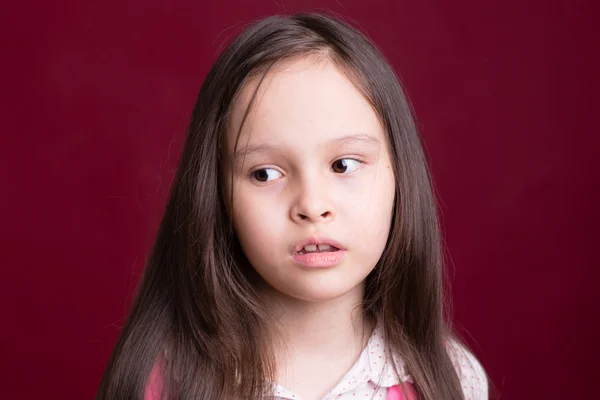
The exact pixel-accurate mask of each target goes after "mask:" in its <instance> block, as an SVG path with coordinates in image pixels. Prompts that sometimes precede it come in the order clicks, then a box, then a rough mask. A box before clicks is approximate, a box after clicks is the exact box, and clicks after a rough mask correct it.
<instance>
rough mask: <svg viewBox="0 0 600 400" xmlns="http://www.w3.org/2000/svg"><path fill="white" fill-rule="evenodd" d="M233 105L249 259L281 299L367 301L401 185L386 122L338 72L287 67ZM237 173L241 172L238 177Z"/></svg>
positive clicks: (233, 163)
mask: <svg viewBox="0 0 600 400" xmlns="http://www.w3.org/2000/svg"><path fill="white" fill-rule="evenodd" d="M256 86H257V80H253V81H251V82H249V83H248V84H247V85H246V86H245V87H244V88H243V89H242V92H241V94H240V97H239V98H238V100H237V101H236V103H235V104H234V105H233V110H232V114H231V116H230V120H229V129H228V133H227V138H226V142H227V145H226V149H227V162H226V168H225V172H226V175H225V177H226V191H227V193H226V194H227V198H229V196H230V195H231V185H230V184H231V180H230V179H229V177H230V176H231V173H232V172H233V175H234V180H233V189H234V190H233V208H232V209H231V210H230V213H231V217H232V218H233V223H234V227H235V231H236V233H237V235H238V238H239V240H240V243H241V246H242V249H243V251H244V253H245V255H246V257H247V258H248V260H249V261H250V263H251V264H252V266H253V267H254V268H255V269H256V271H257V272H258V273H259V275H261V277H262V278H263V279H264V280H265V281H266V282H267V283H268V284H269V285H270V286H271V287H272V288H273V289H275V291H276V293H279V294H280V295H284V296H287V297H291V298H295V299H299V300H304V301H325V300H329V299H333V298H338V297H340V296H343V295H352V294H359V293H362V290H363V285H364V280H365V278H366V277H367V275H368V274H369V273H370V272H371V271H372V270H373V268H374V267H375V265H376V264H377V262H378V260H379V258H380V257H381V254H382V252H383V250H384V247H385V244H386V240H387V237H388V233H389V229H390V223H391V215H392V207H393V201H394V189H395V187H394V185H395V182H394V176H393V172H392V166H391V161H390V154H389V151H388V145H387V139H386V136H385V134H384V132H383V130H382V127H381V125H380V122H379V119H378V118H377V115H376V114H375V112H374V111H373V109H372V108H371V106H370V104H369V103H368V102H367V101H366V100H365V99H364V98H363V97H362V95H361V94H360V92H359V91H358V90H357V89H356V88H355V87H354V86H353V84H352V83H351V82H350V81H349V80H348V79H347V78H346V77H345V76H344V75H343V74H342V73H341V72H340V71H338V70H337V69H336V67H335V66H334V65H333V64H331V63H329V62H326V61H323V60H321V61H319V60H316V59H315V58H310V57H309V58H303V59H298V60H294V61H287V62H284V63H281V64H279V65H278V66H276V68H274V69H272V71H271V72H269V73H268V74H267V76H266V77H265V79H264V80H263V82H262V84H261V86H260V88H259V90H258V92H257V95H256V100H255V102H254V104H253V106H252V109H251V110H250V113H249V115H248V117H247V120H246V121H245V123H244V127H243V129H242V131H241V132H240V137H239V142H238V145H237V149H234V145H235V139H236V135H237V132H238V129H239V126H240V124H241V121H242V118H243V115H244V112H245V111H246V109H247V107H248V103H249V101H250V98H251V96H252V94H253V92H254V91H255V89H256ZM232 170H233V171H232Z"/></svg>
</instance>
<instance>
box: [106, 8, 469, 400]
mask: <svg viewBox="0 0 600 400" xmlns="http://www.w3.org/2000/svg"><path fill="white" fill-rule="evenodd" d="M312 53H319V54H326V55H327V56H328V57H329V58H330V59H331V60H332V61H333V62H334V63H335V64H336V65H337V66H338V67H339V68H340V70H341V71H343V72H344V73H345V74H346V75H347V76H348V78H349V79H351V81H352V82H354V84H355V85H356V86H357V88H359V90H360V91H361V92H362V94H363V95H364V96H365V98H366V99H367V100H368V101H369V102H370V103H371V105H372V107H373V108H374V110H375V111H376V113H377V114H378V116H379V118H380V120H381V123H382V126H383V128H384V130H385V132H386V133H387V135H388V139H389V141H388V142H389V145H390V151H391V155H392V163H393V168H394V174H395V180H396V193H395V205H394V210H393V216H392V227H391V230H390V233H389V238H388V243H387V246H386V248H385V251H384V253H383V255H382V257H381V259H380V261H379V263H378V264H377V266H376V267H375V269H374V270H373V271H372V273H371V274H370V275H369V276H368V277H367V281H366V289H365V299H364V312H365V313H366V314H367V315H369V316H372V317H376V318H377V319H378V320H379V321H380V323H381V324H382V325H383V329H384V332H385V340H386V342H387V345H388V346H390V348H392V349H394V351H397V352H398V353H399V354H401V356H402V358H403V359H404V361H405V362H406V367H407V369H408V371H409V373H410V374H411V376H412V378H413V380H414V382H415V388H416V390H417V393H418V396H419V398H421V399H440V398H444V399H462V398H463V394H462V391H461V385H460V381H459V378H458V376H457V373H456V371H455V369H454V367H453V364H452V362H451V360H450V358H449V356H448V353H447V352H446V350H445V347H444V341H445V340H447V339H449V338H450V337H451V332H450V329H449V327H448V323H447V321H446V320H445V318H444V290H443V274H442V265H443V262H442V258H443V257H442V243H441V239H440V232H439V223H438V217H437V211H436V204H435V199H434V195H433V191H432V184H431V177H430V173H429V170H428V166H427V161H426V157H425V154H424V152H423V148H422V144H421V139H420V136H419V134H418V132H417V129H416V127H415V123H414V120H413V117H412V115H411V111H410V106H409V104H408V102H407V100H406V98H405V96H404V94H403V91H402V88H401V85H400V83H399V81H398V79H397V77H396V75H395V74H394V72H393V70H392V68H391V67H390V65H389V64H388V62H386V60H385V59H384V57H383V56H382V55H381V53H380V52H379V51H378V50H377V49H376V47H375V46H374V45H373V44H372V43H371V42H370V41H369V40H368V39H367V38H366V37H365V36H364V35H363V34H361V33H359V32H358V31H357V30H356V29H354V28H352V27H351V26H350V25H349V24H347V23H346V22H343V21H342V20H341V19H339V18H336V17H332V16H328V15H325V14H314V13H306V14H296V15H291V16H272V17H268V18H266V19H263V20H261V21H259V22H257V23H255V24H253V25H251V26H250V27H248V28H247V29H246V30H245V31H244V32H242V33H241V34H240V35H239V36H238V37H237V38H236V39H235V40H234V41H233V42H232V43H231V44H230V45H229V46H228V47H227V48H226V49H225V50H224V51H223V52H222V54H221V55H220V56H219V58H218V59H217V61H216V63H215V64H214V66H213V68H212V69H211V70H210V72H209V73H208V75H207V77H206V79H205V81H204V83H203V85H202V88H201V89H200V93H199V95H198V99H197V102H196V106H195V109H194V113H193V116H192V119H191V123H190V126H189V131H188V135H187V139H186V142H185V146H184V148H183V152H182V155H181V159H180V164H179V168H178V171H177V174H176V176H175V178H174V182H173V185H172V189H171V193H170V197H169V200H168V203H167V206H166V209H165V212H164V216H163V219H162V222H161V224H160V229H159V231H158V234H157V237H156V241H155V244H154V247H153V249H152V253H151V255H150V257H149V260H148V263H147V266H146V269H145V273H144V275H143V278H142V280H141V283H140V285H139V287H138V290H137V293H136V297H135V300H134V303H133V306H132V309H131V312H130V314H129V316H128V318H127V321H126V323H125V326H124V327H123V329H122V332H121V334H120V337H119V340H118V343H117V345H116V347H115V349H114V351H113V353H112V356H111V358H110V361H109V363H108V366H107V368H106V371H105V374H104V376H103V379H102V383H101V385H100V389H99V392H98V396H97V398H98V399H102V400H104V399H107V400H108V399H110V400H119V399H141V398H142V397H143V393H144V388H145V386H146V384H147V382H148V378H149V375H150V372H151V370H152V368H153V366H154V365H155V364H156V363H157V362H158V360H161V366H162V368H161V374H162V379H163V382H164V383H165V384H164V391H165V393H164V394H165V395H166V398H168V399H170V400H173V399H206V400H214V399H230V398H243V399H257V398H261V397H262V396H263V395H265V394H268V393H269V390H270V389H271V386H270V384H268V381H269V379H272V378H273V376H274V371H275V366H274V361H273V355H272V352H271V351H270V347H269V346H270V345H269V343H268V340H267V339H266V338H267V337H268V323H269V313H268V311H267V310H266V309H265V308H264V306H263V304H262V303H261V301H260V299H259V294H258V291H257V289H256V284H255V283H256V282H257V279H260V278H259V277H258V276H257V274H256V273H255V271H254V269H253V268H252V267H251V266H250V265H249V263H248V261H247V260H246V258H245V256H244V254H243V252H242V251H241V249H240V246H239V243H238V241H237V238H236V236H235V233H234V232H233V229H232V227H231V223H230V222H231V221H230V220H229V218H228V217H227V212H226V209H227V203H226V202H227V201H229V199H226V198H224V197H223V184H224V177H223V172H222V171H223V170H222V161H223V153H222V152H223V149H222V146H223V137H224V132H225V129H226V127H227V117H228V113H229V112H230V109H231V105H232V103H233V102H234V101H235V98H236V95H237V94H238V93H239V92H240V88H241V87H243V85H244V84H245V82H246V81H247V80H248V79H250V77H253V76H256V75H257V74H260V73H265V71H268V69H269V68H270V66H272V65H273V64H274V63H276V62H280V61H282V60H286V59H290V58H292V57H298V56H303V55H308V54H312Z"/></svg>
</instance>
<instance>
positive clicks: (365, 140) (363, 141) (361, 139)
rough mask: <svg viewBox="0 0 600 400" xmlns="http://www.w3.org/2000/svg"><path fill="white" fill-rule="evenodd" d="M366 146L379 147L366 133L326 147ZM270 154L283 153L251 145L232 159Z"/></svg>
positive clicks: (336, 141) (351, 136) (277, 148)
mask: <svg viewBox="0 0 600 400" xmlns="http://www.w3.org/2000/svg"><path fill="white" fill-rule="evenodd" d="M355 144H358V145H366V146H379V144H380V142H379V139H377V138H376V137H374V136H371V135H368V134H366V133H357V134H354V135H348V136H343V137H340V138H336V139H331V140H330V141H329V142H328V143H327V144H326V146H337V147H343V146H350V145H355ZM270 152H283V151H282V150H281V149H280V148H279V147H276V146H272V145H270V144H266V143H258V144H251V145H248V146H246V147H244V148H240V149H237V150H236V151H235V154H234V159H235V160H239V159H240V158H245V157H248V156H249V155H253V154H268V153H270Z"/></svg>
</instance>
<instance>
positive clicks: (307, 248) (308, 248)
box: [304, 244, 317, 251]
mask: <svg viewBox="0 0 600 400" xmlns="http://www.w3.org/2000/svg"><path fill="white" fill-rule="evenodd" d="M304 250H305V251H317V245H316V244H309V245H308V246H304Z"/></svg>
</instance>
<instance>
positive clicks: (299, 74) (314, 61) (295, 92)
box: [227, 57, 383, 151]
mask: <svg viewBox="0 0 600 400" xmlns="http://www.w3.org/2000/svg"><path fill="white" fill-rule="evenodd" d="M261 77H262V75H261V76H258V77H256V78H253V79H251V80H250V81H249V82H248V83H247V84H246V85H245V86H244V87H243V88H242V90H241V91H240V94H239V96H238V98H237V99H236V101H235V102H234V104H233V107H232V113H231V114H230V119H229V121H228V122H229V123H228V126H229V128H228V132H227V136H228V137H227V142H228V146H227V147H228V148H229V150H230V151H232V150H233V148H232V147H233V145H232V143H234V142H235V137H236V135H237V134H238V131H239V128H240V124H241V123H242V119H243V117H244V113H245V112H246V110H247V109H248V105H249V103H250V100H251V98H252V96H253V95H255V99H254V102H253V104H252V107H251V108H250V110H249V112H248V116H247V118H246V120H245V121H244V126H243V127H242V130H241V131H240V138H239V139H240V143H244V142H257V141H258V142H271V143H273V142H275V143H274V144H275V145H281V146H283V145H284V144H285V142H289V141H290V140H292V139H293V140H298V139H305V140H306V139H310V140H312V141H317V142H319V141H327V140H330V139H335V138H336V137H341V136H345V135H348V134H355V133H369V134H371V135H373V136H376V137H377V138H378V139H380V140H382V139H383V137H382V136H383V132H382V129H381V125H380V122H379V118H378V117H377V114H376V113H375V111H374V110H373V108H372V107H371V105H370V103H369V102H368V101H367V100H366V99H365V98H364V96H363V95H362V93H361V92H360V91H359V90H358V89H357V88H356V87H355V85H354V84H353V83H352V82H351V81H350V80H349V79H348V78H347V77H346V75H345V74H344V73H343V72H341V71H340V70H339V69H338V68H337V67H336V66H335V65H334V64H333V63H332V62H330V61H329V60H327V59H326V58H325V57H319V58H317V57H303V58H298V59H294V60H288V61H285V62H281V63H279V64H277V65H275V66H274V67H273V68H272V70H271V71H269V72H268V73H267V74H266V75H265V76H264V79H263V80H262V82H261V83H260V87H258V90H257V86H258V84H259V81H260V78H261ZM255 92H256V93H255ZM277 142H281V143H277Z"/></svg>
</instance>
